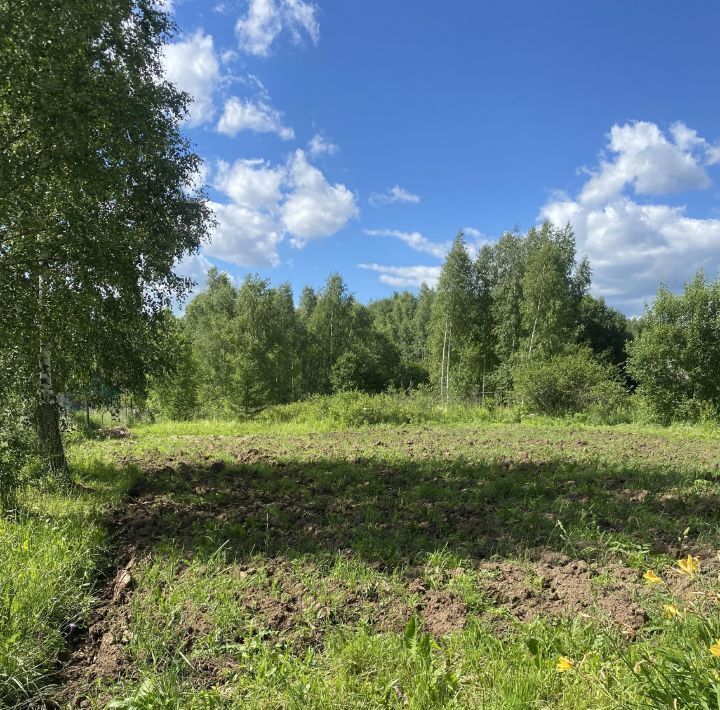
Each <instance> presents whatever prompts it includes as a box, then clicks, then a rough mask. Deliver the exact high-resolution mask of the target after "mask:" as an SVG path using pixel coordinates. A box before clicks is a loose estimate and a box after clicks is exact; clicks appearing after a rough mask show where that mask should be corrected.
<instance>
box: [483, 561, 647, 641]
mask: <svg viewBox="0 0 720 710" xmlns="http://www.w3.org/2000/svg"><path fill="white" fill-rule="evenodd" d="M481 569H482V571H483V573H484V574H485V575H486V576H487V578H486V579H483V580H482V582H481V583H480V586H481V588H482V590H483V592H484V593H485V594H486V595H487V596H488V597H489V598H490V599H492V601H493V602H495V603H496V604H499V605H501V606H503V607H505V608H507V609H508V610H509V611H511V612H512V613H513V614H514V615H515V616H517V617H518V618H519V619H520V620H521V621H529V620H532V619H535V618H537V617H540V616H544V617H555V618H559V617H586V618H588V619H589V618H596V619H598V618H599V619H603V620H609V621H610V622H611V623H612V624H613V625H614V626H616V627H617V628H619V629H621V630H622V631H623V633H625V634H626V635H628V636H634V635H635V633H636V632H637V631H638V630H639V629H640V628H641V627H642V626H643V624H644V623H645V621H646V618H647V617H646V614H645V612H644V610H643V609H642V608H641V607H640V606H639V605H638V604H637V603H636V602H635V601H634V596H635V595H636V594H637V593H638V592H640V591H641V590H642V589H643V587H642V585H641V584H640V582H639V581H638V572H637V570H632V569H629V568H627V567H623V566H622V565H610V566H600V565H596V564H588V563H587V562H585V561H583V560H572V559H571V558H569V557H566V556H565V555H553V556H552V557H548V558H546V559H543V560H540V561H537V562H530V563H527V564H520V563H514V562H493V563H487V564H484V565H482V567H481Z"/></svg>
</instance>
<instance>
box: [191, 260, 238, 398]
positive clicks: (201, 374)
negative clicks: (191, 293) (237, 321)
mask: <svg viewBox="0 0 720 710" xmlns="http://www.w3.org/2000/svg"><path fill="white" fill-rule="evenodd" d="M236 298H237V291H236V289H235V288H234V286H233V285H232V284H231V283H230V278H229V277H228V275H227V274H225V273H220V272H219V271H218V270H217V269H215V268H213V269H211V270H210V271H209V272H208V274H207V286H206V288H205V290H203V291H202V292H201V293H199V294H198V295H197V296H195V298H193V300H192V301H191V302H190V303H189V304H188V306H187V308H186V310H185V315H184V317H183V324H184V327H185V333H186V335H187V338H188V340H189V341H190V344H191V346H192V353H193V357H194V360H195V362H197V364H198V370H197V380H198V399H199V403H200V406H201V408H203V409H204V410H205V411H213V412H222V411H230V410H231V406H230V398H231V392H232V382H233V379H232V378H233V373H232V354H233V350H232V345H231V340H230V328H231V325H232V321H233V319H234V318H235V308H236Z"/></svg>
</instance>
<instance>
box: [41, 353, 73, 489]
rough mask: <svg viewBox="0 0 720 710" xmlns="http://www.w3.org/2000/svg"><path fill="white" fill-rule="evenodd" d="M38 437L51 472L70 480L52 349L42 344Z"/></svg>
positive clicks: (58, 477)
mask: <svg viewBox="0 0 720 710" xmlns="http://www.w3.org/2000/svg"><path fill="white" fill-rule="evenodd" d="M38 365H39V382H38V437H39V439H40V446H41V447H42V451H43V454H44V456H45V459H46V461H47V464H48V468H49V469H50V473H51V474H52V475H53V476H54V477H55V478H57V479H58V480H59V481H60V482H62V483H67V482H68V481H69V480H70V472H69V470H68V465H67V459H66V458H65V448H64V447H63V442H62V437H61V436H60V416H59V409H58V401H57V395H56V394H55V389H54V388H53V382H52V363H51V359H50V350H49V349H48V348H47V347H46V346H45V345H41V346H40V354H39V357H38Z"/></svg>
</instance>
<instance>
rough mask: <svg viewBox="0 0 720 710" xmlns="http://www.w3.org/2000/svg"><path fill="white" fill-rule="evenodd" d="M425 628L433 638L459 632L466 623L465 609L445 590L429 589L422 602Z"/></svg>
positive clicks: (463, 605)
mask: <svg viewBox="0 0 720 710" xmlns="http://www.w3.org/2000/svg"><path fill="white" fill-rule="evenodd" d="M421 616H422V620H423V624H424V626H425V628H426V629H427V630H428V631H429V632H430V633H431V634H432V635H433V636H435V637H440V636H445V635H446V634H449V633H452V632H453V631H460V630H462V629H463V628H464V627H465V623H466V621H467V607H466V606H465V604H463V603H462V602H461V601H460V600H459V599H458V598H457V597H456V596H455V595H454V594H453V593H452V592H450V591H448V590H447V589H431V590H430V591H429V592H428V593H427V594H426V595H425V597H424V599H423V602H422V611H421Z"/></svg>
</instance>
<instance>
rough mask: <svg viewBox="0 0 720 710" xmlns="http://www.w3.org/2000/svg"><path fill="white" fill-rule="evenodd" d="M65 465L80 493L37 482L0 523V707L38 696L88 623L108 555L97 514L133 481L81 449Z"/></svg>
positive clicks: (23, 492) (20, 495) (18, 495)
mask: <svg viewBox="0 0 720 710" xmlns="http://www.w3.org/2000/svg"><path fill="white" fill-rule="evenodd" d="M70 460H71V465H72V468H73V473H74V476H75V478H76V479H79V480H82V481H83V483H84V488H83V489H80V490H77V491H74V492H72V493H68V492H67V491H61V490H57V489H55V488H53V486H52V485H50V484H48V483H47V482H45V483H40V484H38V483H37V482H36V483H35V485H33V486H32V487H25V488H21V489H20V490H18V491H17V493H16V496H15V499H14V507H13V508H12V509H5V510H4V511H3V515H1V516H0V706H7V707H13V706H16V705H19V704H20V703H22V702H24V701H27V700H29V699H30V698H33V699H34V700H35V701H37V699H38V698H39V697H41V696H42V695H43V689H44V688H45V687H47V686H48V685H49V684H50V683H51V682H52V672H53V670H54V669H55V667H56V663H57V659H58V657H59V655H60V654H61V653H62V651H63V649H64V648H65V647H66V639H67V637H68V636H69V635H70V634H72V632H73V630H74V629H75V628H76V627H79V626H82V624H83V621H84V620H85V619H86V618H87V615H88V611H89V608H90V605H91V602H92V598H93V591H94V588H95V580H96V578H97V575H98V570H99V567H100V566H101V565H102V564H103V558H104V554H105V552H106V550H107V542H108V540H107V532H106V530H105V527H104V526H103V525H102V514H103V511H104V510H105V509H106V507H107V506H109V505H112V504H114V503H117V502H118V501H119V500H120V499H121V497H122V496H123V495H124V492H125V490H126V488H127V486H128V485H129V483H130V480H131V478H132V476H131V475H120V474H119V472H118V471H116V470H115V469H114V468H113V467H111V466H108V465H107V464H103V463H101V462H99V461H96V460H94V459H93V458H91V457H90V455H89V454H88V450H87V449H85V448H83V447H82V446H81V447H78V448H76V449H75V450H72V451H71V454H70Z"/></svg>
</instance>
